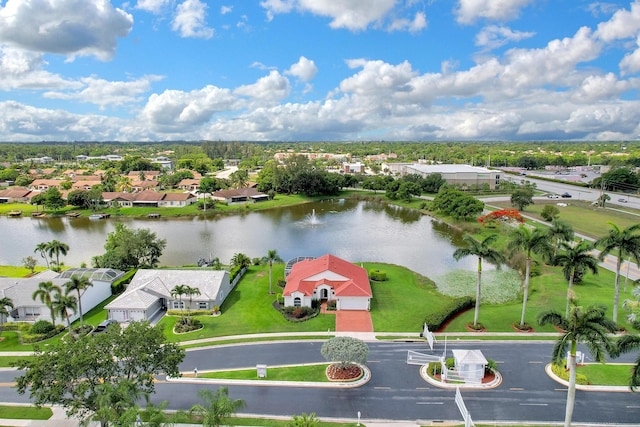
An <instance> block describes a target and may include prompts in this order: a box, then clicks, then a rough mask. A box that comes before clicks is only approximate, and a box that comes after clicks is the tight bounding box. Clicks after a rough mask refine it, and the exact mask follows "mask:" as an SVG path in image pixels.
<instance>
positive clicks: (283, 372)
mask: <svg viewBox="0 0 640 427" xmlns="http://www.w3.org/2000/svg"><path fill="white" fill-rule="evenodd" d="M328 365H329V364H328V363H321V364H315V365H303V366H288V367H283V368H269V367H268V368H267V378H258V377H257V371H256V368H253V369H236V370H230V371H215V372H200V373H198V378H215V379H226V380H260V381H313V382H328V381H329V380H328V379H327V375H326V374H325V370H326V369H327V366H328ZM184 376H185V377H193V376H194V375H193V374H189V375H184Z"/></svg>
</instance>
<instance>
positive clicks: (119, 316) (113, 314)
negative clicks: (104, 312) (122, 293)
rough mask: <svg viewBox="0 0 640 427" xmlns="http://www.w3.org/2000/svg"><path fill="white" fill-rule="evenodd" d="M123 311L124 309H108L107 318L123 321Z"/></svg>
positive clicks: (124, 316) (125, 318)
mask: <svg viewBox="0 0 640 427" xmlns="http://www.w3.org/2000/svg"><path fill="white" fill-rule="evenodd" d="M125 313H126V312H125V311H124V310H109V318H110V319H113V320H115V321H116V322H125V321H126V320H127V316H126V315H125Z"/></svg>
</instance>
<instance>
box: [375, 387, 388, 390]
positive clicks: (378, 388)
mask: <svg viewBox="0 0 640 427" xmlns="http://www.w3.org/2000/svg"><path fill="white" fill-rule="evenodd" d="M373 389H374V390H391V387H374V388H373Z"/></svg>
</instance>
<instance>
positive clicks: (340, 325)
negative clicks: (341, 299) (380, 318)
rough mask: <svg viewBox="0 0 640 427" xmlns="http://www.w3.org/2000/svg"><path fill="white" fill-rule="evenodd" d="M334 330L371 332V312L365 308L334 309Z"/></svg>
mask: <svg viewBox="0 0 640 427" xmlns="http://www.w3.org/2000/svg"><path fill="white" fill-rule="evenodd" d="M336 332H373V322H372V321H371V313H370V312H368V311H365V310H338V311H336Z"/></svg>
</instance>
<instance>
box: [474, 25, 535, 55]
mask: <svg viewBox="0 0 640 427" xmlns="http://www.w3.org/2000/svg"><path fill="white" fill-rule="evenodd" d="M534 35H535V33H533V32H525V31H513V30H512V29H511V28H508V27H505V26H502V25H489V26H487V27H484V28H483V29H482V30H481V31H480V32H479V33H478V34H477V35H476V46H480V47H482V48H484V49H485V50H492V49H496V48H498V47H501V46H504V45H505V44H507V43H510V42H517V41H520V40H524V39H528V38H530V37H533V36H534Z"/></svg>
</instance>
